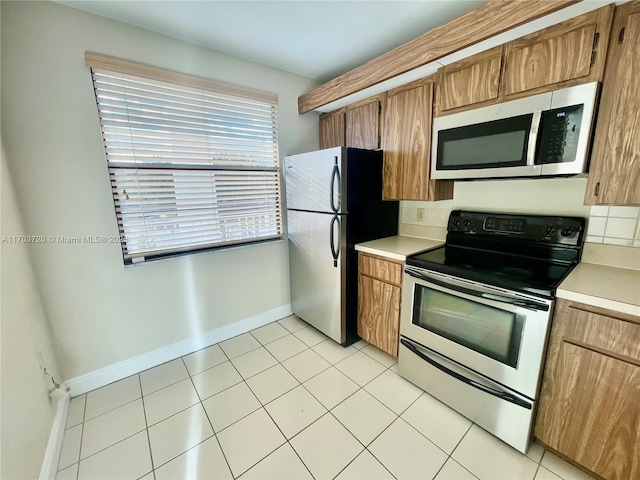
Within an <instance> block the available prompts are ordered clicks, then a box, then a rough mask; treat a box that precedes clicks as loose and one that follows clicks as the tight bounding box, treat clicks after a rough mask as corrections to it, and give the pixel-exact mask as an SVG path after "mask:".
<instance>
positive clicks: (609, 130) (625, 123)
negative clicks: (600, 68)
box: [585, 2, 640, 205]
mask: <svg viewBox="0 0 640 480" xmlns="http://www.w3.org/2000/svg"><path fill="white" fill-rule="evenodd" d="M638 45H640V2H631V3H628V4H625V5H623V6H621V7H619V8H618V9H617V10H616V18H615V22H614V28H613V33H612V40H611V46H610V48H609V58H608V61H607V72H606V75H605V78H604V85H603V87H602V99H601V101H600V113H599V115H598V123H597V126H596V132H595V139H594V145H593V151H592V154H591V166H590V169H589V181H588V183H587V193H586V196H585V203H586V204H591V205H595V204H606V205H640V80H639V79H640V47H639V46H638Z"/></svg>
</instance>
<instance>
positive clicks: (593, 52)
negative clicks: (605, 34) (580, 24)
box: [591, 32, 600, 67]
mask: <svg viewBox="0 0 640 480" xmlns="http://www.w3.org/2000/svg"><path fill="white" fill-rule="evenodd" d="M599 42H600V32H596V34H595V35H594V36H593V45H592V46H591V66H592V67H593V66H594V65H595V64H596V56H597V54H598V43H599Z"/></svg>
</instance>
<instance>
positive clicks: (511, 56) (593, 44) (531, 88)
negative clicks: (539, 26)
mask: <svg viewBox="0 0 640 480" xmlns="http://www.w3.org/2000/svg"><path fill="white" fill-rule="evenodd" d="M613 9H614V6H613V5H607V6H606V7H602V8H599V9H598V10H594V11H593V12H589V13H586V14H584V15H581V16H579V17H575V18H572V19H570V20H567V21H565V22H562V23H559V24H557V25H554V26H552V27H549V28H545V29H543V30H540V31H538V32H535V33H532V34H530V35H526V36H524V37H522V38H519V39H518V40H514V41H512V42H509V43H508V44H507V45H506V50H505V70H504V78H503V83H504V89H505V90H504V91H505V97H506V98H507V99H509V97H511V96H523V95H531V94H534V93H540V92H543V91H547V90H551V89H557V88H563V87H568V86H571V85H577V84H580V83H587V82H592V81H602V77H603V72H604V65H605V56H606V51H607V43H608V39H609V30H610V28H611V20H612V17H613Z"/></svg>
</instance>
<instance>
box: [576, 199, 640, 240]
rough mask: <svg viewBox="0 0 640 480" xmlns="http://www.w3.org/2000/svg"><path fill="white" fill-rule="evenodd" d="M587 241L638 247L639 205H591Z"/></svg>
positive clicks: (639, 232)
mask: <svg viewBox="0 0 640 480" xmlns="http://www.w3.org/2000/svg"><path fill="white" fill-rule="evenodd" d="M587 242H591V243H607V244H609V245H624V246H627V247H640V207H606V206H594V207H591V212H590V213H589V220H588V224H587Z"/></svg>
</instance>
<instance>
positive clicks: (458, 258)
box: [406, 210, 585, 298]
mask: <svg viewBox="0 0 640 480" xmlns="http://www.w3.org/2000/svg"><path fill="white" fill-rule="evenodd" d="M584 226H585V220H584V219H583V218H577V217H549V216H532V215H505V214H494V213H479V212H465V211H460V210H456V211H453V212H452V213H451V216H450V217H449V224H448V233H447V242H446V245H445V246H442V247H438V248H435V249H432V250H428V251H425V252H422V253H419V254H416V255H412V256H409V257H407V261H406V263H407V265H411V266H414V267H419V268H422V269H426V270H432V271H436V272H440V273H445V274H449V275H452V276H457V277H461V278H466V279H469V280H473V281H477V282H481V283H485V284H488V285H494V286H498V287H502V288H506V289H509V290H514V291H519V292H523V293H529V294H535V295H540V296H543V297H546V298H553V297H554V296H555V290H556V288H557V287H558V285H559V284H560V282H562V280H563V279H564V278H565V277H566V276H567V275H568V274H569V272H570V271H571V270H572V269H573V268H574V267H575V265H577V263H578V262H579V260H580V254H581V252H582V245H583V243H584Z"/></svg>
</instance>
